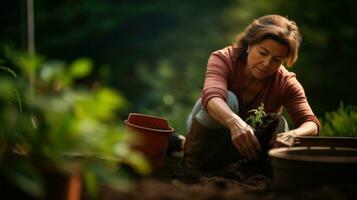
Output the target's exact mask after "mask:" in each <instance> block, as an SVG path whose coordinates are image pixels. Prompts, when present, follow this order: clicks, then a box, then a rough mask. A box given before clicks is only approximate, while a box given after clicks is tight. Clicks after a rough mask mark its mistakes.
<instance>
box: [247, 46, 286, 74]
mask: <svg viewBox="0 0 357 200" xmlns="http://www.w3.org/2000/svg"><path fill="white" fill-rule="evenodd" d="M288 51H289V48H288V47H287V46H285V45H282V44H280V43H279V42H277V41H275V40H272V39H265V40H263V41H262V42H260V43H257V44H254V45H249V46H248V57H247V72H248V73H249V74H250V75H252V76H253V77H254V78H256V79H264V78H266V77H268V76H270V75H273V74H274V73H275V72H276V71H277V70H278V69H279V67H280V65H282V64H283V62H284V61H285V59H286V57H287V55H288Z"/></svg>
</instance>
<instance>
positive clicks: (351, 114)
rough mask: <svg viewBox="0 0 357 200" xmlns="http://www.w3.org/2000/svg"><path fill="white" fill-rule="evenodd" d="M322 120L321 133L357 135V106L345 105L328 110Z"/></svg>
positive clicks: (341, 104)
mask: <svg viewBox="0 0 357 200" xmlns="http://www.w3.org/2000/svg"><path fill="white" fill-rule="evenodd" d="M321 121H322V128H321V135H324V136H345V137H357V107H356V106H344V105H343V103H340V107H339V108H338V109H337V110H336V111H332V112H327V113H326V114H325V118H324V120H321Z"/></svg>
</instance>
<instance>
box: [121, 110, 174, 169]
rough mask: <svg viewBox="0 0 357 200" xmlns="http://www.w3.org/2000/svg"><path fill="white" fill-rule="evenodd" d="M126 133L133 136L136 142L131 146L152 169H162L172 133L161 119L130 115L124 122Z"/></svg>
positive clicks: (163, 119)
mask: <svg viewBox="0 0 357 200" xmlns="http://www.w3.org/2000/svg"><path fill="white" fill-rule="evenodd" d="M125 126H126V129H127V132H128V133H130V134H135V138H136V141H135V143H133V144H131V146H132V147H133V148H134V149H136V150H138V151H141V152H143V153H144V155H145V156H146V157H147V158H148V159H149V161H150V163H151V166H152V169H153V170H159V169H161V168H162V167H163V164H164V161H165V156H166V149H167V144H168V141H169V136H170V135H171V134H172V132H173V131H174V129H173V128H171V127H170V126H169V124H168V121H167V120H166V119H165V118H162V117H156V116H152V115H144V114H139V113H130V114H129V116H128V119H126V120H125Z"/></svg>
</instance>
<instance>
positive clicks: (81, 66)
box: [69, 58, 93, 78]
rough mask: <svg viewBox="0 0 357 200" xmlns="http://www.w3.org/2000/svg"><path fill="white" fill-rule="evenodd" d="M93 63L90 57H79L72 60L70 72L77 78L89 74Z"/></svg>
mask: <svg viewBox="0 0 357 200" xmlns="http://www.w3.org/2000/svg"><path fill="white" fill-rule="evenodd" d="M92 67H93V63H92V61H91V60H90V59H89V58H78V59H76V60H75V61H73V62H72V64H71V65H70V68H69V74H70V75H71V76H73V77H75V78H82V77H85V76H87V75H88V74H89V73H90V72H91V71H92Z"/></svg>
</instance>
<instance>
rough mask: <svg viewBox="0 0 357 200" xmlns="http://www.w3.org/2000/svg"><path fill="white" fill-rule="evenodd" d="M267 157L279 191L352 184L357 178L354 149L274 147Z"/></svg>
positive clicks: (355, 152)
mask: <svg viewBox="0 0 357 200" xmlns="http://www.w3.org/2000/svg"><path fill="white" fill-rule="evenodd" d="M269 155H270V157H271V161H272V166H273V186H274V188H276V189H278V190H297V189H303V188H311V187H314V186H321V185H325V184H327V185H334V184H344V183H355V181H356V179H357V171H356V169H357V149H356V148H344V147H336V148H331V147H306V146H305V147H290V148H276V149H272V150H270V151H269Z"/></svg>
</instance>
